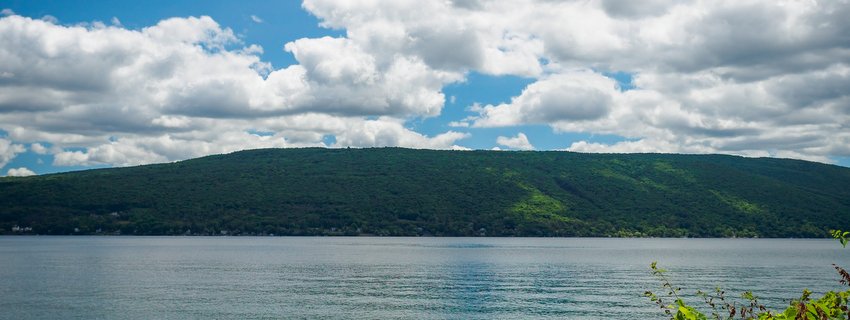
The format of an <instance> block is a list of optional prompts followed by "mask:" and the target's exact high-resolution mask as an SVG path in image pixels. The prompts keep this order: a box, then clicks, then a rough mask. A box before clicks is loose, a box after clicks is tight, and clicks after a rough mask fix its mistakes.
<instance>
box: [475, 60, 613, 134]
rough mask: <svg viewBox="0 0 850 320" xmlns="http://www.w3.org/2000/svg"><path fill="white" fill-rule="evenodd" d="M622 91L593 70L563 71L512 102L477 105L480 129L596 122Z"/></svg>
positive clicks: (534, 86)
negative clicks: (559, 122) (556, 122)
mask: <svg viewBox="0 0 850 320" xmlns="http://www.w3.org/2000/svg"><path fill="white" fill-rule="evenodd" d="M619 94H620V92H619V91H618V90H617V84H616V82H615V81H614V80H612V79H610V78H606V77H604V76H602V75H600V74H597V73H593V72H590V71H575V72H572V71H570V72H564V73H561V74H556V75H552V76H549V77H546V78H543V79H540V80H538V81H537V82H535V83H532V84H531V85H529V86H528V87H526V88H525V89H524V90H523V91H522V94H520V95H519V96H517V97H514V98H513V99H511V102H510V103H504V104H500V105H496V106H494V105H486V106H477V107H475V108H473V110H474V111H478V112H479V113H480V114H481V116H480V117H479V118H478V119H476V120H475V122H474V125H475V126H477V127H492V126H510V125H519V124H528V123H533V124H546V123H550V122H555V121H586V120H594V119H598V118H600V117H603V116H605V115H606V114H608V112H609V110H610V109H611V108H612V107H613V104H614V100H615V99H617V96H618V95H619Z"/></svg>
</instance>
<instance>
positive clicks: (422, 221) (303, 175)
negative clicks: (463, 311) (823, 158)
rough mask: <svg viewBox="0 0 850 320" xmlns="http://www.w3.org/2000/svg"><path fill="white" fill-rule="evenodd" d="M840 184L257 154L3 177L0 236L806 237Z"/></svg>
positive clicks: (767, 169)
mask: <svg viewBox="0 0 850 320" xmlns="http://www.w3.org/2000/svg"><path fill="white" fill-rule="evenodd" d="M848 185H850V168H844V167H839V166H834V165H827V164H821V163H814V162H807V161H800V160H789V159H775V158H743V157H737V156H727V155H681V154H583V153H574V152H565V151H524V152H514V151H481V150H478V151H440V150H414V149H403V148H368V149H323V148H302V149H260V150H247V151H240V152H235V153H231V154H226V155H215V156H207V157H203V158H198V159H191V160H186V161H180V162H175V163H167V164H154V165H144V166H135V167H125V168H110V169H95V170H86V171H77V172H67V173H60V174H48V175H42V176H32V177H24V178H17V177H5V178H0V234H7V235H8V234H42V235H77V234H79V235H209V236H212V235H216V236H237V235H244V236H263V235H276V236H470V237H472V236H487V237H619V238H634V237H660V238H682V237H692V238H754V237H758V238H818V237H823V236H824V234H826V231H827V230H830V229H836V228H839V227H841V225H842V224H844V223H845V222H846V221H847V220H848V219H850V188H847V186H848Z"/></svg>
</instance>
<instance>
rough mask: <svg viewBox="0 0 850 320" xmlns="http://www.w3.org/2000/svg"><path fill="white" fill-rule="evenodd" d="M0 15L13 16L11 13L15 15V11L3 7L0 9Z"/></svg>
mask: <svg viewBox="0 0 850 320" xmlns="http://www.w3.org/2000/svg"><path fill="white" fill-rule="evenodd" d="M0 15H4V16H13V15H15V11H12V9H9V8H4V9H3V10H1V11H0Z"/></svg>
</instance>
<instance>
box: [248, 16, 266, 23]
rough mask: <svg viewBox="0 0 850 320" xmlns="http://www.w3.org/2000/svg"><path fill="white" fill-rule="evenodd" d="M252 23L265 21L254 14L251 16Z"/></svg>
mask: <svg viewBox="0 0 850 320" xmlns="http://www.w3.org/2000/svg"><path fill="white" fill-rule="evenodd" d="M251 21H254V22H255V23H263V19H261V18H260V17H258V16H256V15H253V14H252V15H251Z"/></svg>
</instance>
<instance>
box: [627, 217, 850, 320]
mask: <svg viewBox="0 0 850 320" xmlns="http://www.w3.org/2000/svg"><path fill="white" fill-rule="evenodd" d="M829 234H830V235H831V237H832V238H834V239H836V240H838V241H839V243H841V246H842V247H843V248H847V243H848V239H847V237H848V236H850V232H847V231H842V230H830V231H829ZM649 267H650V269H651V273H652V275H653V276H654V277H655V278H656V279H657V280H659V281H660V282H661V293H660V294H656V293H655V292H653V291H649V290H647V291H646V292H644V296H645V297H647V298H649V300H650V301H651V302H652V303H654V304H655V305H656V306H657V307H658V308H659V309H660V311H661V312H662V313H663V314H664V315H665V316H666V318H669V319H671V320H708V319H714V320H731V319H746V320H755V319H758V320H840V319H848V318H850V308H848V298H850V289H847V290H845V291H834V290H830V291H827V292H825V293H824V294H823V296H822V297H820V298H817V299H814V298H812V291H810V290H809V289H808V288H805V289H803V290H802V291H803V293H802V294H801V295H800V297H799V298H797V299H793V300H791V301H790V302H789V306H788V307H787V308H785V309H784V310H782V311H779V310H770V309H768V308H767V307H765V306H764V305H763V304H761V303H760V302H759V299H758V296H756V295H755V294H754V293H753V292H752V291H745V292H743V293H741V294H740V299H736V298H735V297H734V296H730V295H729V294H727V292H726V291H725V290H723V289H721V288H719V287H718V288H715V289H714V290H713V291H711V292H705V291H702V290H697V291H696V293H695V295H694V297H696V298H699V300H702V302H704V304H705V305H704V306H705V307H706V308H704V310H705V309H707V310H709V312H704V310H699V309H698V308H696V307H694V305H693V304H689V303H688V302H686V301H685V299H684V298H685V297H687V295H686V294H683V290H682V288H680V287H678V286H676V285H674V284H672V283H671V282H670V280H669V278H668V277H667V273H668V271H667V270H665V269H662V268H659V267H658V264H657V262H655V261H654V262H652V263H651V264H650V266H649ZM832 267H833V268H834V269H835V271H836V272H837V273H838V276H839V280H838V283H840V284H841V285H842V286H845V287H846V286H848V285H850V272H847V270H845V269H844V268H842V267H841V266H839V265H836V264H834V263H833V264H832ZM671 301H672V303H671ZM709 314H710V316H709Z"/></svg>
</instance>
